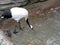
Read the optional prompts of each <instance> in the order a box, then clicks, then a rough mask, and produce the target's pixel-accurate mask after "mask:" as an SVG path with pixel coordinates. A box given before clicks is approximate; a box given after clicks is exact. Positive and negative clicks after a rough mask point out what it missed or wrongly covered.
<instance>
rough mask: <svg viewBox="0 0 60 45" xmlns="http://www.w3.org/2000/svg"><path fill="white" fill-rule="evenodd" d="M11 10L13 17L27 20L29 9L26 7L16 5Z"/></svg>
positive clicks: (17, 19)
mask: <svg viewBox="0 0 60 45" xmlns="http://www.w3.org/2000/svg"><path fill="white" fill-rule="evenodd" d="M10 11H11V14H12V18H13V19H14V20H16V21H17V22H18V21H19V20H20V19H22V18H25V20H26V19H27V18H28V11H27V10H26V9H25V8H19V7H14V8H11V9H10Z"/></svg>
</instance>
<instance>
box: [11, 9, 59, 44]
mask: <svg viewBox="0 0 60 45" xmlns="http://www.w3.org/2000/svg"><path fill="white" fill-rule="evenodd" d="M58 11H59V12H60V10H58ZM29 20H30V23H31V24H32V25H33V27H34V29H33V30H31V29H30V28H29V27H28V25H27V24H26V23H25V22H24V20H22V21H21V25H22V27H23V30H24V31H21V30H20V31H19V33H17V34H16V35H15V34H13V35H12V40H13V42H14V43H15V44H16V45H60V16H59V15H57V14H55V13H52V12H51V13H50V14H45V15H43V16H40V15H36V16H34V17H29ZM17 30H19V29H17Z"/></svg>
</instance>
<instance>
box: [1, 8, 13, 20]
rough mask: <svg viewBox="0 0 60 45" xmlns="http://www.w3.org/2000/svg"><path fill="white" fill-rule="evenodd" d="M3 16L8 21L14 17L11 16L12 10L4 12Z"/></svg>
mask: <svg viewBox="0 0 60 45" xmlns="http://www.w3.org/2000/svg"><path fill="white" fill-rule="evenodd" d="M2 16H3V17H4V18H6V19H8V18H11V17H12V15H11V11H10V9H9V10H5V11H4V12H3V14H2Z"/></svg>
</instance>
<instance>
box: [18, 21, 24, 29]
mask: <svg viewBox="0 0 60 45" xmlns="http://www.w3.org/2000/svg"><path fill="white" fill-rule="evenodd" d="M18 26H19V29H20V30H23V29H22V27H21V23H20V21H19V22H18Z"/></svg>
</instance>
